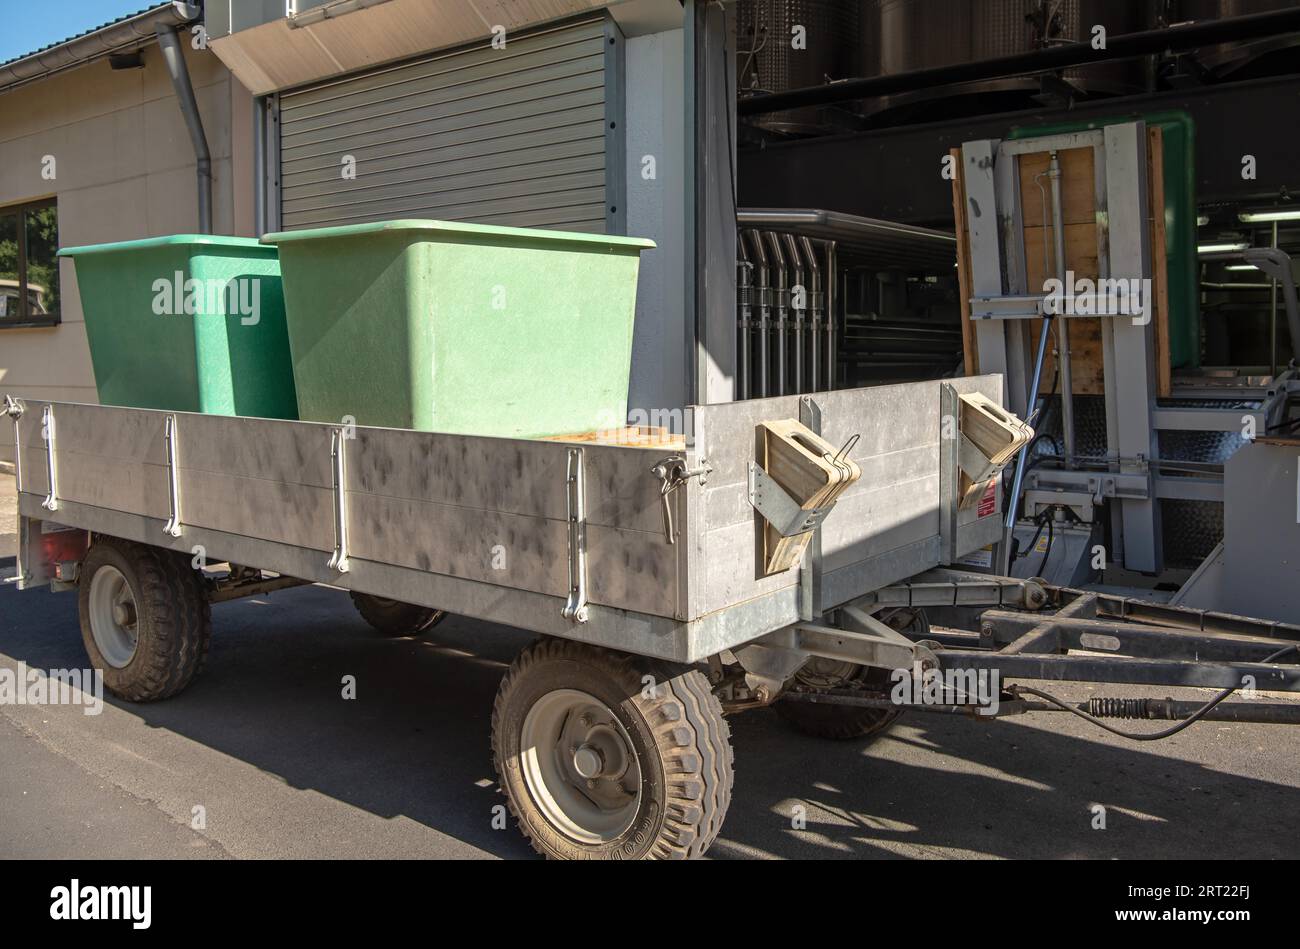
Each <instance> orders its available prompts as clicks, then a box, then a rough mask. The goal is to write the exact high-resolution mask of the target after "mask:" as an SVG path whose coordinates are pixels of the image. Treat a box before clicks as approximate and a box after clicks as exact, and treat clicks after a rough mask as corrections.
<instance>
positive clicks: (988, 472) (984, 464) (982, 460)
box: [957, 433, 1002, 484]
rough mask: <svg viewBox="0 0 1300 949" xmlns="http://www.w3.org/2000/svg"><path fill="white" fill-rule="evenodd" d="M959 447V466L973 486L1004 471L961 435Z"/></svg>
mask: <svg viewBox="0 0 1300 949" xmlns="http://www.w3.org/2000/svg"><path fill="white" fill-rule="evenodd" d="M958 442H959V443H960V444H959V445H958V446H957V466H958V467H959V468H961V470H962V472H963V473H964V474H965V475H966V477H968V478H970V480H971V484H979V483H980V482H983V481H987V480H989V478H992V477H993V476H994V475H995V474H997V473H998V472H999V471H1001V470H1002V466H1001V465H995V464H994V463H993V462H991V461H989V458H988V456H987V455H985V454H984V452H982V451H980V450H979V449H978V448H976V447H975V443H974V442H972V441H971V440H970V439H969V438H967V437H966V435H965V433H961V434H960V436H959V438H958Z"/></svg>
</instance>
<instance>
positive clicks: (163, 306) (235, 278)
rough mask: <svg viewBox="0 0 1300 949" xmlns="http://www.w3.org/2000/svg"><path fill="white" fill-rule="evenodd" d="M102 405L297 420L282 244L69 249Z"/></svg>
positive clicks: (188, 238)
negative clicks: (282, 276) (278, 249)
mask: <svg viewBox="0 0 1300 949" xmlns="http://www.w3.org/2000/svg"><path fill="white" fill-rule="evenodd" d="M59 256H60V257H69V258H71V259H72V260H73V262H74V267H75V269H76V273H77V287H78V289H79V291H80V293H81V306H82V310H83V311H84V313H85V317H86V337H87V339H88V341H89V343H90V358H91V362H92V364H93V365H94V370H95V388H96V389H97V390H98V392H99V401H100V402H101V403H103V404H105V405H124V406H130V407H132V408H143V409H172V410H175V411H180V412H207V413H209V414H213V415H251V416H258V417H261V418H287V419H292V418H297V417H298V407H297V398H296V396H295V393H294V387H293V365H292V362H291V360H290V355H289V335H288V329H287V327H286V326H285V315H284V293H283V290H282V287H281V281H280V264H279V261H278V260H277V259H276V254H275V248H273V247H267V246H265V245H263V244H260V243H259V242H258V241H256V240H254V239H252V238H237V237H218V236H211V235H204V234H176V235H170V236H167V237H158V238H150V239H147V240H138V241H124V242H121V243H117V244H94V245H87V246H85V247H66V248H64V249H63V250H61V251H59Z"/></svg>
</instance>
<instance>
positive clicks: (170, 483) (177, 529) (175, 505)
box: [163, 415, 181, 537]
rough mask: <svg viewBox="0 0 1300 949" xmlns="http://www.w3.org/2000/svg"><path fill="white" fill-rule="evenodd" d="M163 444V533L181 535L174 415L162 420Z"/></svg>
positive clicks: (171, 535) (178, 473) (172, 535)
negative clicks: (165, 514) (165, 482)
mask: <svg viewBox="0 0 1300 949" xmlns="http://www.w3.org/2000/svg"><path fill="white" fill-rule="evenodd" d="M163 444H164V447H165V448H166V451H167V511H168V517H167V523H166V524H164V525H163V533H164V534H166V535H168V536H169V537H180V536H181V490H180V481H179V479H180V472H179V471H178V470H177V464H176V416H175V415H169V416H167V417H166V418H165V419H164V420H163Z"/></svg>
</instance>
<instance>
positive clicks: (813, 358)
mask: <svg viewBox="0 0 1300 949" xmlns="http://www.w3.org/2000/svg"><path fill="white" fill-rule="evenodd" d="M799 246H800V247H802V248H803V259H804V260H805V261H807V262H808V274H809V279H808V283H809V290H808V312H809V316H810V317H811V318H810V319H809V321H808V391H809V392H816V391H817V380H818V378H819V377H820V376H821V351H822V347H821V331H822V314H823V312H824V311H825V308H826V296H825V291H824V290H823V289H822V269H821V264H819V263H818V262H817V253H816V251H815V250H814V249H813V243H812V241H811V240H809V239H808V238H807V237H800V238H799Z"/></svg>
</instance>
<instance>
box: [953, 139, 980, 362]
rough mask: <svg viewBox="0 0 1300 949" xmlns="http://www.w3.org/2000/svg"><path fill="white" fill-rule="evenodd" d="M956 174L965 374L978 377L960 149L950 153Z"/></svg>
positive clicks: (963, 179)
mask: <svg viewBox="0 0 1300 949" xmlns="http://www.w3.org/2000/svg"><path fill="white" fill-rule="evenodd" d="M948 154H949V155H951V156H952V166H953V168H954V169H955V172H954V174H953V176H952V216H953V224H954V227H955V228H956V234H957V293H958V295H959V296H960V297H961V301H960V302H961V349H962V363H963V365H964V366H965V369H966V375H968V376H977V375H979V371H980V366H979V347H977V346H976V345H975V326H974V325H973V324H972V323H971V318H970V298H971V273H970V269H971V265H970V235H969V234H968V233H967V232H966V179H965V177H964V176H963V175H962V169H961V149H960V148H954V149H951V150H950V151H949V152H948Z"/></svg>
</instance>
